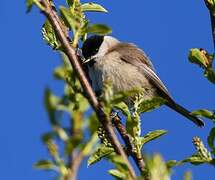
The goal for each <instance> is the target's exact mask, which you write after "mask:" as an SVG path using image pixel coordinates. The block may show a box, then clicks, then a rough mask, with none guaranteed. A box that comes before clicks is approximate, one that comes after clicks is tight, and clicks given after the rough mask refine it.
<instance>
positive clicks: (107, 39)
mask: <svg viewBox="0 0 215 180" xmlns="http://www.w3.org/2000/svg"><path fill="white" fill-rule="evenodd" d="M118 43H119V41H118V40H117V39H116V38H114V37H112V36H104V40H103V42H102V44H101V46H100V48H99V51H98V53H97V57H101V56H104V55H105V54H106V53H107V52H108V50H109V49H110V48H111V47H113V46H115V45H116V44H118Z"/></svg>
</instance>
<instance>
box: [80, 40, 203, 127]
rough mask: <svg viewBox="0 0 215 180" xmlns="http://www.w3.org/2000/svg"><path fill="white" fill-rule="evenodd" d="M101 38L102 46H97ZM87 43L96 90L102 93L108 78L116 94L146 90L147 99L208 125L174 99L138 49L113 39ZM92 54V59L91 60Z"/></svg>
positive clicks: (93, 84)
mask: <svg viewBox="0 0 215 180" xmlns="http://www.w3.org/2000/svg"><path fill="white" fill-rule="evenodd" d="M98 39H99V43H96V42H98V41H97V40H98ZM87 41H88V42H86V44H84V45H83V49H82V50H83V54H84V55H85V58H91V57H93V58H92V60H91V62H93V64H91V65H89V66H88V74H89V77H90V79H91V82H92V87H93V89H94V90H95V91H97V92H99V91H100V92H101V90H102V86H103V82H104V80H106V79H109V80H111V82H112V86H113V90H114V91H115V92H118V91H126V90H130V89H134V88H142V89H143V90H144V96H143V97H144V99H145V100H147V99H151V98H153V97H155V96H160V97H162V98H164V99H166V100H167V103H166V105H167V106H168V107H170V108H172V109H173V110H175V111H176V112H178V113H180V114H182V115H183V116H185V117H186V118H188V119H189V120H191V121H192V122H194V123H195V124H196V125H197V126H200V127H201V126H203V125H204V123H203V122H202V120H201V119H199V118H198V117H196V116H194V115H192V114H191V113H190V112H189V111H188V110H186V109H185V108H183V107H182V106H180V105H178V104H177V103H176V102H175V101H174V100H173V98H172V97H171V96H170V94H169V92H168V90H167V88H166V87H165V86H164V84H163V83H162V81H161V80H160V78H159V77H158V76H157V75H156V73H155V70H154V67H153V65H152V63H151V61H150V60H149V58H148V57H147V56H146V54H145V53H144V52H143V51H142V50H141V49H139V48H138V47H137V46H135V45H134V44H130V43H121V42H119V41H118V40H116V39H115V38H112V37H109V36H108V37H107V36H105V37H103V39H101V38H100V37H96V41H95V39H94V38H93V37H92V38H90V39H89V40H87ZM89 45H90V48H91V50H92V49H94V50H95V51H94V52H93V53H92V54H90V52H88V51H87V50H88V48H87V46H89ZM94 45H96V47H95V48H94V47H93V46H94ZM96 50H97V51H96ZM89 55H90V57H87V56H89ZM89 62H90V61H89Z"/></svg>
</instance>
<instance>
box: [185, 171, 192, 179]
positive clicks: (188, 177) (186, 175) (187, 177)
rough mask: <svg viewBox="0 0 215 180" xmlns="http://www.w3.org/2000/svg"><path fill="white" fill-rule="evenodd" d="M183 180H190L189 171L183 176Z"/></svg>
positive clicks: (190, 173) (190, 174)
mask: <svg viewBox="0 0 215 180" xmlns="http://www.w3.org/2000/svg"><path fill="white" fill-rule="evenodd" d="M184 180H192V172H191V171H187V172H186V173H185V174H184Z"/></svg>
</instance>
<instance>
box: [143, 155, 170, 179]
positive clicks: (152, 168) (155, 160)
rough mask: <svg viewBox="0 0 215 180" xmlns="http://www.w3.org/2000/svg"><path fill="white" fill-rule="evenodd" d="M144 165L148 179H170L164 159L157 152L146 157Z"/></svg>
mask: <svg viewBox="0 0 215 180" xmlns="http://www.w3.org/2000/svg"><path fill="white" fill-rule="evenodd" d="M146 165H147V169H148V174H149V175H148V176H150V180H157V179H159V180H167V179H170V174H169V173H170V172H169V169H168V168H167V166H166V163H165V161H164V160H163V158H162V157H161V156H160V155H159V154H155V155H153V156H152V157H146Z"/></svg>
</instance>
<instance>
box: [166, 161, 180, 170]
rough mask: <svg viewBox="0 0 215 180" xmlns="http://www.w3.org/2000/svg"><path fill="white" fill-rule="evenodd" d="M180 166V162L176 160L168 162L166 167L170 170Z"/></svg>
mask: <svg viewBox="0 0 215 180" xmlns="http://www.w3.org/2000/svg"><path fill="white" fill-rule="evenodd" d="M177 164H178V162H177V161H176V160H170V161H167V162H166V166H167V168H168V169H171V168H173V167H174V166H176V165H177Z"/></svg>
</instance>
